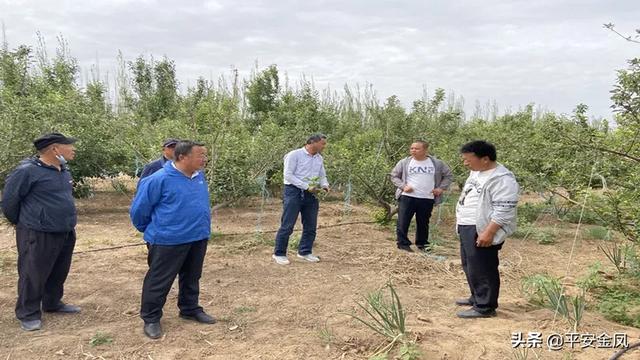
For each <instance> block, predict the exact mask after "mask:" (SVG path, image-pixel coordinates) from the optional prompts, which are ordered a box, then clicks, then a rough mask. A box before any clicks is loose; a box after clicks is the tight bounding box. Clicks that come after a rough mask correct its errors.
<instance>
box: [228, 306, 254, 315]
mask: <svg viewBox="0 0 640 360" xmlns="http://www.w3.org/2000/svg"><path fill="white" fill-rule="evenodd" d="M233 312H234V313H236V314H247V313H253V312H256V308H255V307H253V306H239V307H237V308H235V309H233Z"/></svg>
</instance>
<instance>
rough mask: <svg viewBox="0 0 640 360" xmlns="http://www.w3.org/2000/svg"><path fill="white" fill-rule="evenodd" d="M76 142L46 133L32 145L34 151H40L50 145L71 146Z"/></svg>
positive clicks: (59, 135)
mask: <svg viewBox="0 0 640 360" xmlns="http://www.w3.org/2000/svg"><path fill="white" fill-rule="evenodd" d="M74 142H76V139H75V138H71V137H66V136H64V135H62V134H60V133H55V132H54V133H48V134H44V135H42V136H40V137H39V138H37V139H35V140H34V141H33V145H34V146H35V147H36V150H42V149H44V148H46V147H47V146H49V145H51V144H73V143H74Z"/></svg>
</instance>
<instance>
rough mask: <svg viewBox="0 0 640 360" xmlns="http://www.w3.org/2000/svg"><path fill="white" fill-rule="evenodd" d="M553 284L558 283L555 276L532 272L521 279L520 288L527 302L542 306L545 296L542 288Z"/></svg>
mask: <svg viewBox="0 0 640 360" xmlns="http://www.w3.org/2000/svg"><path fill="white" fill-rule="evenodd" d="M555 284H560V281H559V280H558V279H557V278H554V277H552V276H550V275H547V274H534V275H531V276H527V277H525V278H524V279H523V280H522V286H521V288H520V290H521V292H522V294H523V295H524V297H525V299H527V301H528V302H529V303H531V304H533V305H536V306H544V304H545V301H546V298H547V297H546V294H545V292H544V288H545V287H546V286H548V285H555Z"/></svg>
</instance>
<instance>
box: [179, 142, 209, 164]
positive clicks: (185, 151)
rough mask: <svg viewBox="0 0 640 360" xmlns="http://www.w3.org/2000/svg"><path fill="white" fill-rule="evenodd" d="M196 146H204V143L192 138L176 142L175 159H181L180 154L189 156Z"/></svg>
mask: <svg viewBox="0 0 640 360" xmlns="http://www.w3.org/2000/svg"><path fill="white" fill-rule="evenodd" d="M196 146H204V143H201V142H196V141H192V140H180V141H178V143H177V144H176V149H175V150H174V152H173V157H174V159H175V161H180V155H182V156H187V155H189V154H191V151H192V150H193V148H194V147H196Z"/></svg>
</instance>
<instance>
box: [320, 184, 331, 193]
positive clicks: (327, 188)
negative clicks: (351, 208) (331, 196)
mask: <svg viewBox="0 0 640 360" xmlns="http://www.w3.org/2000/svg"><path fill="white" fill-rule="evenodd" d="M322 190H324V192H326V193H327V194H328V193H329V191H331V189H330V188H329V187H328V186H325V187H323V188H322Z"/></svg>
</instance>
